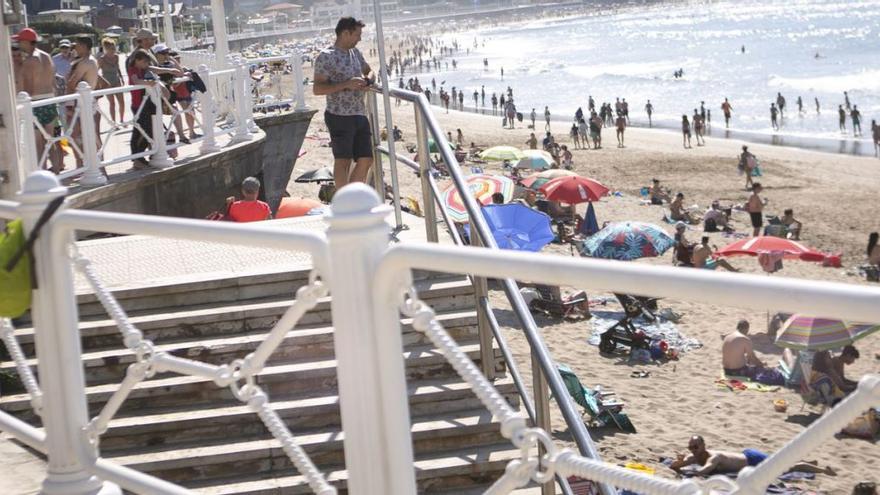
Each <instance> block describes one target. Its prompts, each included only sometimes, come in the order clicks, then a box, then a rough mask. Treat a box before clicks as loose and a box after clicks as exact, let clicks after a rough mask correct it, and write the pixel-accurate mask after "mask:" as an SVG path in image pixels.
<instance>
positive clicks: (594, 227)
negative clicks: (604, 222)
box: [578, 203, 599, 235]
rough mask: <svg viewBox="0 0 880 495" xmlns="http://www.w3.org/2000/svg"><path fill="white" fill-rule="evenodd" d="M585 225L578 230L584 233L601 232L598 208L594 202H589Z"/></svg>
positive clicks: (585, 214)
mask: <svg viewBox="0 0 880 495" xmlns="http://www.w3.org/2000/svg"><path fill="white" fill-rule="evenodd" d="M583 222H584V223H583V225H581V228H580V229H579V230H578V233H580V234H584V235H593V234H595V233H596V232H599V221H598V220H596V210H595V209H594V208H593V203H587V212H586V213H584V220H583Z"/></svg>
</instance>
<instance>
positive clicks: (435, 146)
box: [428, 137, 451, 153]
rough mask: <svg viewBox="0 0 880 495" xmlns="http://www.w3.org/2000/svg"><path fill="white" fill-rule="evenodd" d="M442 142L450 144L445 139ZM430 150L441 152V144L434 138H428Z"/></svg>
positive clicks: (430, 151)
mask: <svg viewBox="0 0 880 495" xmlns="http://www.w3.org/2000/svg"><path fill="white" fill-rule="evenodd" d="M441 144H446V145H447V146H448V142H447V141H446V140H445V139H444V140H442V141H441ZM450 147H451V146H450ZM428 152H429V153H440V146H439V145H438V144H437V141H434V138H430V137H429V138H428Z"/></svg>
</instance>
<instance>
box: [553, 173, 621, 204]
mask: <svg viewBox="0 0 880 495" xmlns="http://www.w3.org/2000/svg"><path fill="white" fill-rule="evenodd" d="M540 191H541V192H543V193H544V197H546V198H547V199H548V200H550V201H559V202H561V203H569V204H577V203H586V202H587V201H599V198H601V197H602V196H604V195H606V194H608V188H607V187H605V186H603V185H602V184H600V183H598V182H596V181H594V180H593V179H587V178H586V177H580V176H571V177H559V178H556V179H553V180H551V181H550V182H548V183H546V184H544V185H543V186H541V189H540Z"/></svg>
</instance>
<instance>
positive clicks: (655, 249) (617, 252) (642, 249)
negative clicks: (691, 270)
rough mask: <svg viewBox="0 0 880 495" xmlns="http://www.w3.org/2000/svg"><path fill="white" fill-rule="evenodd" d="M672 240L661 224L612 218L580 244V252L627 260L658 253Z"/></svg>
mask: <svg viewBox="0 0 880 495" xmlns="http://www.w3.org/2000/svg"><path fill="white" fill-rule="evenodd" d="M674 244H675V240H674V239H673V238H672V237H670V236H669V234H667V233H666V231H664V230H663V229H662V228H660V227H658V226H656V225H654V224H650V223H643V222H616V223H612V224H610V225H608V226H607V227H605V228H604V229H602V230H600V231H599V232H597V233H596V235H594V236H592V237H590V238H589V239H587V240H586V241H584V243H583V244H582V245H581V249H580V251H581V255H583V256H589V257H592V258H605V259H612V260H621V261H629V260H635V259H639V258H650V257H653V256H660V255H661V254H663V253H665V252H666V250H667V249H669V248H671V247H672V246H673V245H674Z"/></svg>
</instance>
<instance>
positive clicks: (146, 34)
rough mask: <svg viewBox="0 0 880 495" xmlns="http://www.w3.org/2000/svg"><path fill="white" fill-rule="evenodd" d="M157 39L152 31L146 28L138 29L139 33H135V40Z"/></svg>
mask: <svg viewBox="0 0 880 495" xmlns="http://www.w3.org/2000/svg"><path fill="white" fill-rule="evenodd" d="M155 37H156V35H155V34H153V32H152V31H150V30H149V29H144V28H141V29H138V31H137V33H135V35H134V39H136V40H150V39H153V38H155Z"/></svg>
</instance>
